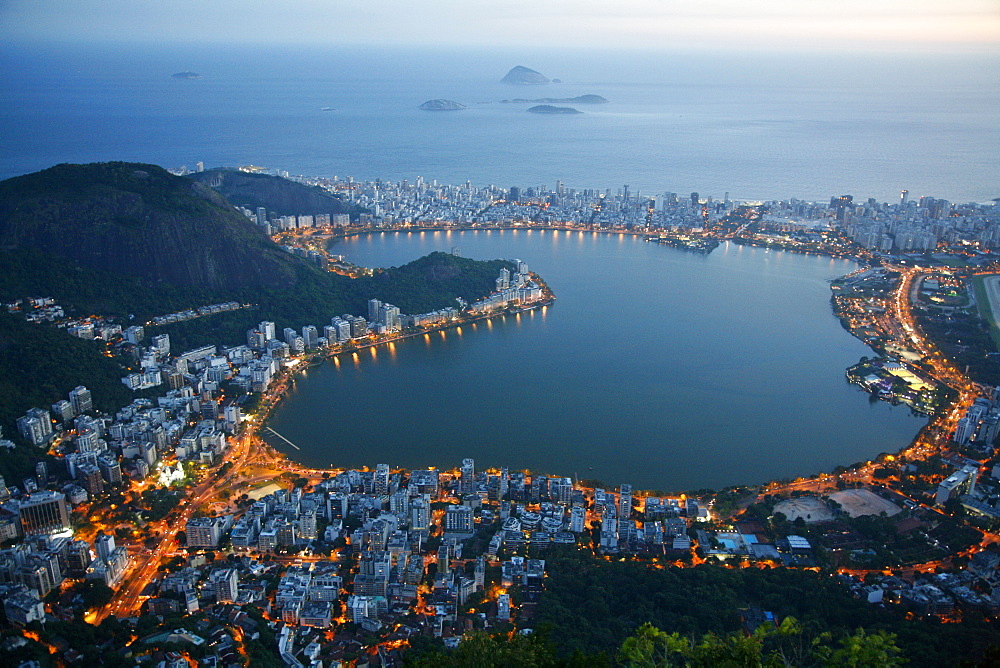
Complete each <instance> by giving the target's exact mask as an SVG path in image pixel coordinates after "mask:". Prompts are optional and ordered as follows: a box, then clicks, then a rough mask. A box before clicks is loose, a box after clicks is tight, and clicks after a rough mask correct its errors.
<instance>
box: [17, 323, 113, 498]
mask: <svg viewBox="0 0 1000 668" xmlns="http://www.w3.org/2000/svg"><path fill="white" fill-rule="evenodd" d="M125 373H126V371H125V370H124V369H123V368H122V366H121V365H120V364H119V363H118V361H117V360H115V359H114V358H110V357H106V356H105V355H104V354H103V348H102V347H101V346H99V345H97V344H95V343H91V342H89V341H82V340H80V339H78V338H76V337H73V336H70V335H69V334H68V333H67V332H66V331H65V330H63V329H58V328H56V327H53V326H51V325H49V324H35V323H29V322H26V321H25V320H24V319H23V318H22V317H20V316H18V315H11V314H8V313H5V312H0V427H2V428H3V433H4V437H5V438H12V439H14V440H15V441H17V440H20V439H19V438H18V433H17V430H16V428H15V420H16V419H17V418H18V417H20V416H21V415H24V412H25V411H26V410H28V409H29V408H34V407H39V408H48V407H49V406H50V405H52V404H53V403H55V402H56V401H59V400H60V399H65V398H66V395H67V394H68V393H69V391H70V390H72V389H73V388H74V387H76V386H77V385H86V386H87V387H88V388H89V389H90V391H91V393H92V395H93V400H94V407H95V408H97V409H99V410H102V411H106V412H114V411H116V410H118V409H119V408H120V407H122V406H124V405H125V404H127V403H128V402H129V401H131V400H132V393H131V392H130V391H129V389H128V388H127V387H125V386H124V385H122V383H121V377H122V376H123V375H124V374H125ZM39 456H41V452H40V451H39V450H38V449H37V448H34V449H33V448H31V447H28V446H19V447H18V448H17V449H15V450H13V451H4V454H3V456H2V457H0V475H3V476H4V477H5V479H6V480H7V483H8V484H12V483H15V482H17V481H18V480H19V478H18V477H16V476H15V472H16V473H23V471H24V470H25V467H24V463H25V462H26V461H29V460H33V459H37V458H38V457H39Z"/></svg>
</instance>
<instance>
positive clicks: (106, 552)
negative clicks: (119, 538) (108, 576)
mask: <svg viewBox="0 0 1000 668" xmlns="http://www.w3.org/2000/svg"><path fill="white" fill-rule="evenodd" d="M94 549H95V550H96V551H97V558H98V559H100V560H101V561H107V560H108V559H110V558H111V555H112V554H113V553H114V551H115V537H114V536H112V535H111V534H106V533H100V532H98V534H97V538H95V539H94Z"/></svg>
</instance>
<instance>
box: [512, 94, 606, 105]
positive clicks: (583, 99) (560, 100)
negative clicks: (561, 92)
mask: <svg viewBox="0 0 1000 668" xmlns="http://www.w3.org/2000/svg"><path fill="white" fill-rule="evenodd" d="M500 102H502V103H505V104H524V103H529V104H530V103H534V104H550V103H557V104H607V102H608V100H607V98H604V97H601V96H600V95H577V96H576V97H539V98H536V99H534V100H528V99H525V98H521V97H516V98H514V99H513V100H500Z"/></svg>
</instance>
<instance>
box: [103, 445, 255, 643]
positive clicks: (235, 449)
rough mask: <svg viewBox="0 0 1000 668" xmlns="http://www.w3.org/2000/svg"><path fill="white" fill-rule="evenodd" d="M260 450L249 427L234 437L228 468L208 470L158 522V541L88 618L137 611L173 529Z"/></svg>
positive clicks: (172, 541)
mask: <svg viewBox="0 0 1000 668" xmlns="http://www.w3.org/2000/svg"><path fill="white" fill-rule="evenodd" d="M263 450H264V448H263V447H262V443H261V442H260V440H259V439H257V438H256V435H255V433H254V432H253V430H248V432H247V434H245V435H244V436H242V437H241V438H239V439H238V440H236V441H235V443H234V444H233V446H232V447H230V449H229V451H228V452H227V453H226V455H225V457H224V458H223V461H224V462H231V463H232V465H233V466H232V468H231V469H230V470H229V471H228V472H227V473H226V475H224V476H222V477H221V478H220V477H217V473H215V472H211V473H209V476H208V478H206V479H205V480H203V481H202V482H201V483H199V484H198V485H197V486H196V487H195V488H194V489H193V490H191V492H189V493H188V494H187V495H186V496H185V497H184V498H183V499H182V500H181V502H180V504H179V505H178V506H177V507H176V508H174V509H173V510H172V511H170V513H169V514H168V515H167V517H166V518H164V519H163V520H162V522H161V523H159V524H158V526H162V529H163V538H162V540H161V541H160V543H159V545H157V546H156V548H154V549H152V550H148V551H145V552H143V553H142V554H140V555H139V556H137V557H136V559H135V561H134V562H133V563H132V564H131V566H130V568H129V570H128V573H127V574H126V577H125V579H123V580H122V582H121V583H120V584H119V586H118V588H117V589H116V590H115V595H114V596H113V597H112V599H111V601H110V602H109V603H108V604H107V605H106V606H104V607H103V608H101V609H100V610H99V611H98V612H97V613H96V615H95V618H94V619H93V620H92V621H93V623H95V624H99V623H100V622H101V621H103V620H104V619H105V618H107V617H108V616H109V615H114V616H116V617H129V616H133V615H135V614H137V613H138V609H139V606H140V605H141V600H140V596H141V594H142V592H143V590H144V589H145V588H146V587H147V586H148V585H149V583H150V582H152V581H153V578H155V577H156V574H157V572H158V569H159V567H160V563H161V561H162V560H163V559H164V558H165V557H167V556H169V554H170V552H171V551H172V548H173V546H174V545H175V541H176V539H177V533H178V532H179V531H181V530H183V528H184V526H185V525H186V524H187V521H188V520H190V519H191V517H192V516H193V515H194V513H195V512H196V511H197V510H198V509H200V508H201V507H202V506H203V504H205V503H206V502H208V501H209V500H211V499H212V498H214V497H215V496H216V495H217V494H218V493H219V492H220V491H222V490H223V489H228V488H229V487H230V485H231V484H232V483H233V482H234V480H235V479H236V478H237V477H239V476H241V475H242V473H241V471H242V468H243V467H244V466H245V465H246V464H247V462H248V461H249V460H250V459H251V457H259V456H261V454H262V451H263ZM265 456H266V455H265ZM88 621H90V620H88Z"/></svg>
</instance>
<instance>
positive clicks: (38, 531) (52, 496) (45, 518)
mask: <svg viewBox="0 0 1000 668" xmlns="http://www.w3.org/2000/svg"><path fill="white" fill-rule="evenodd" d="M18 512H19V514H20V515H21V528H22V529H23V531H24V535H26V536H37V535H44V534H51V533H58V532H60V531H64V530H66V529H69V528H70V523H69V509H68V508H67V507H66V496H65V495H64V494H62V493H61V492H50V491H43V492H36V493H34V494H31V495H29V496H28V498H27V499H24V500H22V501H21V502H20V503H19V508H18Z"/></svg>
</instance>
